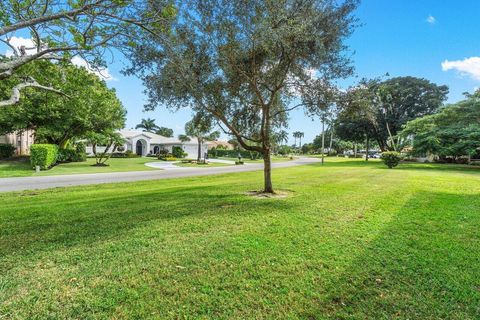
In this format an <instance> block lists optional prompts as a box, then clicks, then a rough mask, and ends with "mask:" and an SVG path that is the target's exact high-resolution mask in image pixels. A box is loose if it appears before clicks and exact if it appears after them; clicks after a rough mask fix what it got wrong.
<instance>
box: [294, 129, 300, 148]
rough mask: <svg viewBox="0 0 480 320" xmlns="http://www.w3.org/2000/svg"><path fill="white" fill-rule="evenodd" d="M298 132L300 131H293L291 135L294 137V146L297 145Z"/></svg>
mask: <svg viewBox="0 0 480 320" xmlns="http://www.w3.org/2000/svg"><path fill="white" fill-rule="evenodd" d="M299 133H300V131H295V132H293V137H294V138H295V148H296V147H297V138H298V134H299Z"/></svg>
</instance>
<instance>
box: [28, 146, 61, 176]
mask: <svg viewBox="0 0 480 320" xmlns="http://www.w3.org/2000/svg"><path fill="white" fill-rule="evenodd" d="M57 156H58V146H57V145H55V144H32V145H31V146H30V163H31V164H32V167H33V168H35V167H36V166H40V169H42V170H46V169H49V168H50V167H52V166H53V165H54V164H55V163H56V162H57Z"/></svg>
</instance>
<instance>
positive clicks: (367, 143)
mask: <svg viewBox="0 0 480 320" xmlns="http://www.w3.org/2000/svg"><path fill="white" fill-rule="evenodd" d="M369 144H370V139H369V138H368V134H367V141H366V143H365V145H366V149H367V154H366V155H365V161H368V149H369Z"/></svg>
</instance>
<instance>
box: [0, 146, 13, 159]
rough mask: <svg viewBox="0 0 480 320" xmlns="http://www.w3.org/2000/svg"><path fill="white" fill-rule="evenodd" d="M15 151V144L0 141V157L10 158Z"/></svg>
mask: <svg viewBox="0 0 480 320" xmlns="http://www.w3.org/2000/svg"><path fill="white" fill-rule="evenodd" d="M14 153H15V146H13V145H11V144H10V143H0V159H6V158H10V157H12V156H13V155H14Z"/></svg>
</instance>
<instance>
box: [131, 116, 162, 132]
mask: <svg viewBox="0 0 480 320" xmlns="http://www.w3.org/2000/svg"><path fill="white" fill-rule="evenodd" d="M135 129H142V131H144V132H151V133H154V132H155V130H158V129H159V128H158V126H157V125H156V124H155V120H154V119H150V118H147V119H142V121H141V122H140V123H139V124H137V126H136V127H135Z"/></svg>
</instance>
